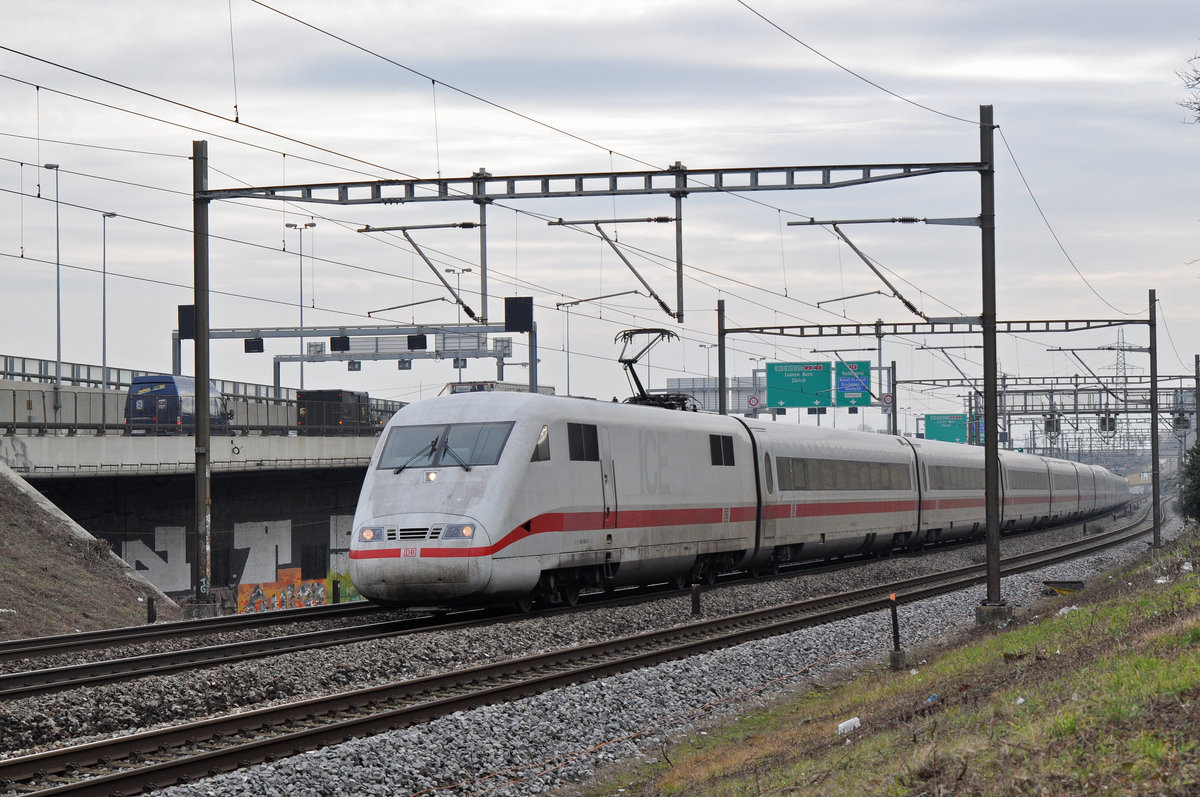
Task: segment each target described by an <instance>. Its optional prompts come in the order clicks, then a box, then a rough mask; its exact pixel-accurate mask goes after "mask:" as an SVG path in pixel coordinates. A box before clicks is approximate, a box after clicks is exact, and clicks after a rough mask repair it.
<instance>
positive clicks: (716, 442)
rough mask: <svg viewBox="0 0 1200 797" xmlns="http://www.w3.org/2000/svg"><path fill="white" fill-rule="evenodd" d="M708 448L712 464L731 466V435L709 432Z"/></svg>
mask: <svg viewBox="0 0 1200 797" xmlns="http://www.w3.org/2000/svg"><path fill="white" fill-rule="evenodd" d="M708 449H709V454H710V455H711V457H712V464H713V465H727V466H730V467H732V466H733V436H732V435H727V434H710V435H709V436H708Z"/></svg>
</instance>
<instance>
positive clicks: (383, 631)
mask: <svg viewBox="0 0 1200 797" xmlns="http://www.w3.org/2000/svg"><path fill="white" fill-rule="evenodd" d="M1116 531H1117V532H1119V531H1120V529H1118V530H1116ZM1093 539H1101V537H1095V538H1093ZM871 561H874V558H873V557H872V558H867V559H863V560H862V561H857V562H852V564H866V563H869V562H871ZM845 566H847V565H846V562H845V561H844V560H839V562H838V563H836V564H829V563H822V562H805V563H800V564H798V565H795V566H792V567H790V568H788V569H786V570H785V571H782V572H780V573H776V574H774V575H760V576H758V578H759V579H761V580H770V579H775V578H792V577H796V576H797V575H804V574H811V573H814V572H822V571H825V570H831V569H837V568H840V567H845ZM741 580H742V577H740V576H732V575H731V577H728V578H724V579H722V581H720V582H719V583H718V585H716V586H720V587H724V586H730V585H735V584H737V583H739V582H740V581H741ZM708 588H710V589H711V588H712V587H708ZM664 592H677V590H676V588H674V587H670V586H668V585H662V586H661V587H654V588H641V589H628V590H620V591H618V592H617V593H612V594H609V593H599V592H597V593H592V594H587V595H584V596H582V597H581V599H580V604H581V606H584V607H595V606H600V605H604V606H620V605H626V604H630V603H637V602H641V601H646V600H653V599H656V598H658V597H661V595H662V594H663V593H664ZM574 608H575V607H569V606H563V607H556V608H548V609H544V610H542V612H541V614H542V615H543V616H549V615H552V614H557V613H560V612H564V611H573V610H574ZM394 612H395V610H393V609H387V608H384V607H380V606H376V605H375V604H370V603H365V602H358V603H351V604H335V605H330V606H318V607H312V608H308V609H289V610H284V611H278V612H270V613H265V614H251V615H232V616H228V617H220V618H210V619H206V620H192V621H184V622H174V623H163V624H158V625H148V626H136V627H133V628H127V629H111V630H105V631H95V632H88V633H84V634H76V635H70V634H68V635H63V636H56V637H44V638H36V639H25V640H13V641H11V642H5V643H0V662H2V661H5V660H15V659H28V658H34V657H36V656H39V655H40V656H46V655H53V654H59V653H64V652H72V651H74V652H79V651H84V650H95V649H103V648H110V647H117V646H120V645H127V644H133V643H138V642H153V641H155V640H161V639H172V640H174V639H178V638H179V637H180V636H196V635H202V634H212V633H226V632H232V631H241V630H246V629H258V628H263V627H270V626H276V625H292V624H295V623H298V622H303V621H311V620H323V619H324V620H328V619H339V618H342V619H370V618H372V617H377V616H386V615H389V614H394ZM523 616H524V615H523V614H521V613H520V612H513V611H509V610H505V609H504V608H502V607H490V608H481V607H480V608H472V609H463V610H458V611H454V612H449V613H444V614H437V613H435V614H420V615H418V616H415V617H413V616H408V617H403V618H401V619H390V620H383V621H380V622H367V623H362V624H358V625H350V626H342V627H337V628H332V629H323V630H317V631H310V632H305V633H288V634H285V635H281V636H269V637H263V638H260V639H253V640H242V641H236V642H229V643H224V644H216V645H205V646H200V647H194V648H188V649H186V650H173V651H167V652H161V653H148V654H144V655H137V656H126V657H119V658H106V659H99V660H95V661H89V662H83V663H77V664H69V665H64V666H53V667H47V668H38V669H30V670H24V671H20V672H10V673H5V674H0V699H2V700H16V699H20V698H25V697H32V696H35V695H40V694H48V693H51V692H60V691H64V690H67V689H74V688H78V687H87V686H98V685H101V684H106V683H113V682H116V681H123V680H130V679H133V678H139V677H143V676H149V675H162V674H166V673H171V672H179V671H182V670H189V669H197V668H200V667H214V666H217V665H221V664H230V663H235V662H240V661H247V660H250V659H255V658H259V657H264V656H274V655H281V654H285V653H298V652H302V651H306V650H318V649H320V648H324V647H329V646H331V645H342V644H350V643H353V642H365V641H369V640H373V639H383V638H387V637H392V636H400V635H404V634H411V633H416V632H420V631H429V630H434V629H445V630H453V629H465V628H470V627H472V626H477V625H480V624H484V623H491V622H501V621H504V620H506V619H516V618H520V617H523Z"/></svg>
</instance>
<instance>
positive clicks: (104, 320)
mask: <svg viewBox="0 0 1200 797" xmlns="http://www.w3.org/2000/svg"><path fill="white" fill-rule="evenodd" d="M116 215H117V214H116V213H101V214H100V433H101V434H104V433H105V432H106V431H108V401H107V396H106V395H105V391H107V390H108V220H109V219H111V218H113V217H115V216H116Z"/></svg>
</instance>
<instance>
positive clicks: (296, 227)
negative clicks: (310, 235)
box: [283, 221, 317, 390]
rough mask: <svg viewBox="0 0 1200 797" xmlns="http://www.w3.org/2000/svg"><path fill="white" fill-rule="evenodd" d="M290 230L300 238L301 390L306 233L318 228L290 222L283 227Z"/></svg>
mask: <svg viewBox="0 0 1200 797" xmlns="http://www.w3.org/2000/svg"><path fill="white" fill-rule="evenodd" d="M283 226H284V227H287V228H289V229H294V230H295V231H296V233H297V235H298V236H299V237H300V389H301V390H303V389H304V231H305V230H311V229H312V228H313V227H316V226H317V223H316V222H315V221H308V222H305V223H304V224H302V225H301V224H293V223H292V222H290V221H289V222H288V223H287V224H285V225H283Z"/></svg>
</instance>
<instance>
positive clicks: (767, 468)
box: [763, 454, 775, 493]
mask: <svg viewBox="0 0 1200 797" xmlns="http://www.w3.org/2000/svg"><path fill="white" fill-rule="evenodd" d="M763 473H765V474H766V476H767V492H768V493H773V492H775V478H774V476H773V475H772V473H771V455H770V454H763Z"/></svg>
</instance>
